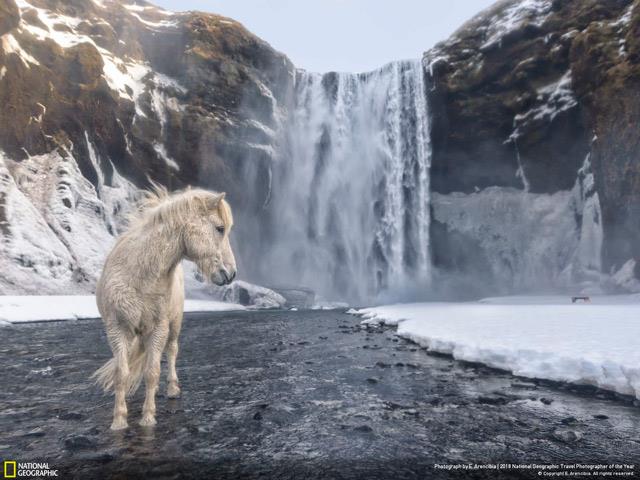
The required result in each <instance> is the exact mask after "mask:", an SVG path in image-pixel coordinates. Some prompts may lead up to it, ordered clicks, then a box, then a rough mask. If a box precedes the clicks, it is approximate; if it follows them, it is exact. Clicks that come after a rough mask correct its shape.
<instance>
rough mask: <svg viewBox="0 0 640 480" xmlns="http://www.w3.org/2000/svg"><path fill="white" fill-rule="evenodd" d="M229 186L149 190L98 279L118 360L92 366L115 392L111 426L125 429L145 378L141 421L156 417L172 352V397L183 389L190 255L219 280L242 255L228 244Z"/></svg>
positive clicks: (230, 275)
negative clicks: (179, 362)
mask: <svg viewBox="0 0 640 480" xmlns="http://www.w3.org/2000/svg"><path fill="white" fill-rule="evenodd" d="M224 195H225V194H224V193H214V192H208V191H206V190H199V189H188V190H184V191H181V192H176V193H173V194H169V193H168V192H167V190H166V189H164V188H162V187H156V188H155V189H154V191H153V192H148V193H147V195H146V198H145V200H143V202H142V203H141V205H140V208H139V209H138V212H137V213H136V214H135V215H134V216H133V217H132V218H131V220H130V226H129V229H128V230H127V231H126V232H125V233H124V234H123V235H122V236H120V238H119V239H118V241H117V242H116V244H115V246H114V247H113V250H112V251H111V253H110V254H109V256H108V257H107V260H106V262H105V265H104V269H103V271H102V275H101V276H100V280H99V281H98V285H97V290H96V300H97V303H98V309H99V310H100V315H102V319H103V322H104V325H105V329H106V333H107V338H108V340H109V345H110V346H111V350H112V351H113V359H111V360H109V361H108V362H107V363H106V364H105V365H104V366H102V367H101V368H100V369H99V370H98V371H96V372H95V373H94V375H93V376H94V377H95V378H96V382H97V383H98V384H99V385H101V386H102V387H103V388H104V389H105V391H109V390H113V391H114V392H115V407H114V411H113V423H112V424H111V429H113V430H120V429H123V428H127V404H126V402H125V396H126V395H127V394H131V393H133V392H135V390H136V389H137V388H138V386H139V385H140V382H141V380H142V377H144V381H145V386H146V397H145V401H144V405H143V407H142V419H141V420H140V425H142V426H152V425H155V424H156V419H155V414H156V403H155V395H156V391H157V389H158V382H159V379H160V359H161V357H162V352H163V351H164V350H165V348H166V351H167V361H168V370H169V371H168V375H167V381H168V388H167V396H168V397H169V398H175V397H178V396H179V395H180V388H179V386H178V377H177V375H176V357H177V355H178V335H179V334H180V327H181V324H182V314H183V308H184V274H183V272H182V267H181V265H180V261H181V260H182V259H185V258H186V259H188V260H191V261H193V262H195V264H196V265H197V267H198V270H199V272H200V274H201V275H202V276H204V277H205V278H206V279H208V280H210V281H211V282H213V283H215V284H217V285H226V284H228V283H231V282H232V281H233V279H234V277H235V276H236V262H235V258H234V256H233V252H232V251H231V246H230V245H229V232H230V230H231V227H232V225H233V217H232V215H231V209H230V207H229V204H228V203H227V202H226V201H225V200H224Z"/></svg>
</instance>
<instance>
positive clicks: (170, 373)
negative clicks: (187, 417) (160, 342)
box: [167, 314, 182, 398]
mask: <svg viewBox="0 0 640 480" xmlns="http://www.w3.org/2000/svg"><path fill="white" fill-rule="evenodd" d="M181 326H182V314H180V315H178V316H177V317H175V318H173V319H172V320H171V323H170V324H169V340H168V341H167V367H168V368H167V397H168V398H178V397H179V396H180V385H179V383H178V373H177V372H176V359H177V358H178V337H179V336H180V327H181Z"/></svg>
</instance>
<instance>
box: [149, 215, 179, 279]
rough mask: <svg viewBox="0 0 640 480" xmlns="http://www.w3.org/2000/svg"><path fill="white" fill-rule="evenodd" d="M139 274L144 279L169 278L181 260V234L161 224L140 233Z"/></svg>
mask: <svg viewBox="0 0 640 480" xmlns="http://www.w3.org/2000/svg"><path fill="white" fill-rule="evenodd" d="M140 235H141V237H142V239H141V240H142V241H140V243H139V246H140V251H139V254H140V255H141V257H140V259H139V265H140V266H141V269H142V270H143V271H142V272H140V273H141V274H142V275H143V276H145V277H168V276H171V275H172V274H173V273H174V272H175V269H176V267H177V265H178V264H179V263H180V260H182V256H183V254H184V251H183V250H184V248H183V246H182V233H181V232H179V231H176V230H175V229H172V228H171V227H169V226H167V225H163V224H158V225H154V226H152V227H151V228H148V229H144V230H142V231H141V232H140Z"/></svg>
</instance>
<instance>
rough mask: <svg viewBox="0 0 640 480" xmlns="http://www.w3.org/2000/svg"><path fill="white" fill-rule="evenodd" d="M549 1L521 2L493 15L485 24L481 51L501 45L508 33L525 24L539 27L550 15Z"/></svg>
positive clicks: (550, 5)
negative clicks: (486, 25)
mask: <svg viewBox="0 0 640 480" xmlns="http://www.w3.org/2000/svg"><path fill="white" fill-rule="evenodd" d="M551 8H552V2H551V1H549V0H522V1H517V2H514V3H513V4H512V5H510V6H509V7H508V8H506V9H504V10H503V11H501V12H500V13H499V14H496V15H494V16H493V17H492V18H491V19H490V20H489V21H488V22H487V24H488V25H489V26H488V28H487V30H486V32H485V38H486V40H485V42H484V44H483V45H482V46H481V47H480V48H481V49H486V48H489V47H491V46H493V45H495V44H499V45H501V42H502V39H503V37H504V36H505V35H506V34H508V33H509V32H512V31H515V30H518V29H520V28H522V27H523V26H524V25H525V24H530V25H535V26H537V27H539V26H541V25H542V24H543V23H544V22H545V21H546V20H547V17H548V16H549V14H550V13H551Z"/></svg>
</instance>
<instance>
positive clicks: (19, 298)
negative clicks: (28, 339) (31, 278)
mask: <svg viewBox="0 0 640 480" xmlns="http://www.w3.org/2000/svg"><path fill="white" fill-rule="evenodd" d="M229 310H246V308H245V307H243V306H242V305H238V304H235V303H225V302H217V301H213V300H185V305H184V311H185V312H220V311H229ZM99 317H100V313H98V307H97V306H96V298H95V296H93V295H7V296H0V325H1V324H3V323H5V324H6V323H24V322H38V321H47V320H72V319H76V318H99Z"/></svg>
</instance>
